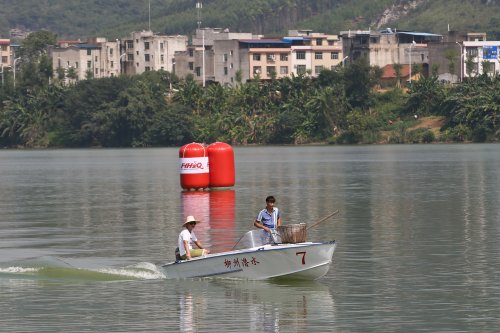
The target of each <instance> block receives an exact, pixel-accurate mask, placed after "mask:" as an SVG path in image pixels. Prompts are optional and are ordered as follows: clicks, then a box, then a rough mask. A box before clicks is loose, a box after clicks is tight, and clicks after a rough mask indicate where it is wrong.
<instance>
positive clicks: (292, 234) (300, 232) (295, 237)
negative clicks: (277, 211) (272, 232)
mask: <svg viewBox="0 0 500 333" xmlns="http://www.w3.org/2000/svg"><path fill="white" fill-rule="evenodd" d="M277 231H278V234H279V235H280V236H281V242H282V243H303V242H305V241H306V235H307V230H306V224H305V223H300V224H287V225H280V226H279V227H278V228H277Z"/></svg>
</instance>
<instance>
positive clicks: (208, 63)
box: [174, 28, 254, 84]
mask: <svg viewBox="0 0 500 333" xmlns="http://www.w3.org/2000/svg"><path fill="white" fill-rule="evenodd" d="M253 37H254V36H253V35H252V34H251V33H241V32H230V31H229V30H228V29H221V28H201V29H197V30H196V32H195V35H193V36H192V41H191V43H190V44H189V45H188V47H187V49H186V50H185V51H181V52H177V53H175V71H174V72H175V74H176V75H177V76H179V77H181V78H185V77H187V76H188V75H192V76H193V78H194V79H195V80H196V81H198V82H200V83H202V82H212V81H214V82H215V81H216V82H220V83H222V84H227V83H233V82H234V80H235V75H236V72H237V71H238V70H239V69H240V67H241V66H240V65H239V59H238V61H236V60H235V58H234V57H235V56H236V54H235V52H236V50H237V48H236V47H235V46H231V45H233V44H234V43H235V41H237V40H239V39H251V38H253ZM231 51H232V53H231ZM224 54H226V55H224ZM229 57H232V60H233V62H232V65H231V62H228V61H229Z"/></svg>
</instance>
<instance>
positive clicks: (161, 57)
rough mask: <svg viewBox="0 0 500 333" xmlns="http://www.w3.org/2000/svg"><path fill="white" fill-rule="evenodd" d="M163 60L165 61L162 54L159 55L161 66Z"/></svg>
mask: <svg viewBox="0 0 500 333" xmlns="http://www.w3.org/2000/svg"><path fill="white" fill-rule="evenodd" d="M164 59H165V57H164V56H163V54H160V61H161V63H162V64H163V62H164Z"/></svg>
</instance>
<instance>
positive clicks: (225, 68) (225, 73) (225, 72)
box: [224, 67, 227, 75]
mask: <svg viewBox="0 0 500 333" xmlns="http://www.w3.org/2000/svg"><path fill="white" fill-rule="evenodd" d="M224 75H227V67H224Z"/></svg>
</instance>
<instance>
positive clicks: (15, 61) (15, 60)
mask: <svg viewBox="0 0 500 333" xmlns="http://www.w3.org/2000/svg"><path fill="white" fill-rule="evenodd" d="M18 60H21V58H16V59H14V88H16V63H17V61H18ZM2 76H3V75H2Z"/></svg>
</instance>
